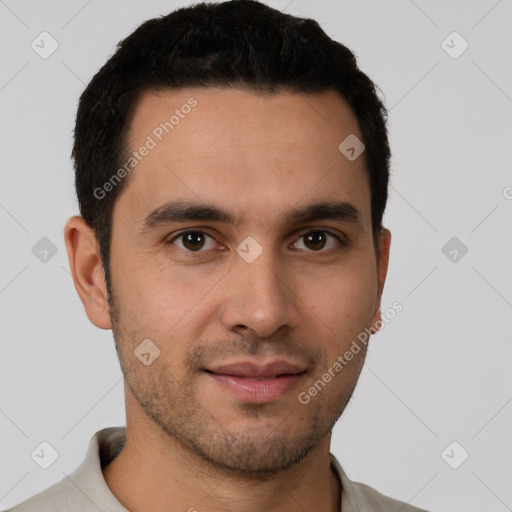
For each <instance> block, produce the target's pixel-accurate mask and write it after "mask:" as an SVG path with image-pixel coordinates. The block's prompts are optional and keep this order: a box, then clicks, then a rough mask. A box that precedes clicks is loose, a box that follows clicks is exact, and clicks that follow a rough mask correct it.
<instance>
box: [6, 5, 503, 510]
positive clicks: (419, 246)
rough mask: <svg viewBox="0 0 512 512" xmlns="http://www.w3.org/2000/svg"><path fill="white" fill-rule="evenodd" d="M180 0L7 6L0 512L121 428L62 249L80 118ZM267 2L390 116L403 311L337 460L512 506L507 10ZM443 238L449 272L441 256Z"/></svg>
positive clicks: (119, 392)
mask: <svg viewBox="0 0 512 512" xmlns="http://www.w3.org/2000/svg"><path fill="white" fill-rule="evenodd" d="M188 3H189V2H186V1H179V2H178V1H175V2H170V1H152V2H134V1H123V2H121V1H120V0H109V1H102V2H100V1H99V0H89V1H84V0H73V1H67V2H64V1H60V2H58V1H52V2H50V1H46V2H36V1H35V0H34V1H28V0H27V1H14V0H0V42H1V44H0V53H1V62H2V66H1V69H0V109H1V119H2V123H1V126H0V141H1V156H2V158H1V166H0V169H1V171H0V172H1V173H2V174H1V178H2V179H1V183H2V186H1V188H0V230H1V233H2V245H1V247H2V250H1V252H0V263H1V264H0V308H1V309H0V311H1V322H0V329H1V330H0V336H1V340H2V357H1V358H0V361H1V362H0V365H1V367H0V394H1V396H0V400H1V401H0V405H1V409H0V433H1V435H0V450H1V457H0V460H1V461H2V462H1V464H0V507H2V508H4V509H5V508H8V507H10V506H12V505H14V504H16V503H18V502H20V501H22V500H23V499H26V498H28V497H29V496H31V495H32V494H34V493H35V492H37V491H40V490H42V489H44V488H46V487H48V486H49V485H50V484H53V483H55V482H56V481H58V480H60V479H61V478H63V477H64V476H65V475H67V474H69V473H70V472H71V471H72V470H74V469H75V467H76V466H77V465H78V464H79V463H80V462H81V461H82V460H83V457H84V454H85V451H86V449H87V446H88V443H89V439H90V437H91V436H92V435H93V434H94V432H95V431H97V430H99V429H100V428H103V427H106V426H111V425H122V424H124V421H125V417H124V404H123V386H122V374H121V371H120V368H119V364H118V361H117V357H116V353H115V349H114V343H113V340H112V335H111V332H110V331H102V330H99V329H97V328H96V327H94V326H93V325H92V324H91V323H90V322H89V321H88V319H87V317H86V315H85V313H84V310H83V307H82V304H81V302H80V300H79V298H78V295H77V294H76V291H75V289H74V286H73V282H72V279H71V277H70V273H69V265H68V260H67V255H66V249H65V245H64V241H63V236H62V229H63V227H64V223H65V221H66V220H67V218H68V217H70V216H71V215H74V214H76V213H77V212H78V208H77V205H76V202H75V199H74V190H73V172H72V165H71V161H70V157H69V155H70V151H71V143H72V128H73V121H74V116H75V112H76V102H77V99H78V96H79V94H80V93H81V92H82V90H83V88H84V85H85V84H86V83H87V82H88V81H89V80H90V79H91V78H92V76H93V74H94V73H95V72H96V71H97V69H98V68H99V67H100V66H101V65H102V64H103V63H104V62H105V60H106V59H107V58H108V56H109V55H110V54H111V53H112V51H113V49H114V46H115V44H116V43H117V42H118V41H119V40H120V39H122V38H123V37H125V36H126V35H127V34H128V33H130V32H131V31H132V30H133V29H135V28H136V27H137V26H138V25H139V24H140V23H141V22H143V21H145V20H146V19H148V18H151V17H154V16H157V15H161V14H166V13H167V12H169V11H171V10H173V9H174V8H175V7H178V6H183V5H187V4H188ZM267 3H268V4H269V5H271V6H273V7H276V8H280V9H285V10H286V12H289V13H291V14H297V15H301V16H307V17H313V18H315V19H317V20H318V21H319V22H320V23H321V25H322V26H323V27H324V29H325V30H326V31H327V32H328V33H329V34H330V35H331V36H332V37H334V38H336V39H337V40H339V41H340V42H342V43H344V44H346V45H347V46H348V47H349V48H351V49H352V50H353V51H354V52H355V53H356V55H357V56H358V60H359V64H360V66H361V67H362V69H363V70H364V71H366V72H367V73H368V74H369V75H370V76H371V78H372V79H373V80H374V81H375V82H376V83H377V84H378V85H379V87H380V88H381V89H382V91H383V93H384V95H385V101H386V105H387V106H388V108H389V109H390V120H389V129H390V142H391V147H392V151H393V161H392V167H393V177H392V185H391V188H390V194H391V196H390V201H389V206H388V210H387V213H386V216H385V224H386V226H387V227H389V228H390V229H391V231H392V233H393V241H392V250H391V262H390V269H389V274H388V280H387V284H386V288H385V293H384V304H383V307H384V309H386V308H387V307H389V306H390V305H391V304H392V303H393V302H395V301H400V302H401V303H402V304H403V308H404V309H403V311H402V312H401V313H400V314H399V315H397V316H396V318H395V319H394V320H393V321H392V322H391V323H390V324H389V325H387V326H386V327H385V329H384V330H383V331H382V332H381V333H379V334H378V335H377V336H375V337H374V338H373V341H372V345H371V348H370V352H369V356H368V359H367V364H366V366H365V368H364V370H363V373H362V375H361V379H360V381H359V384H358V387H357V388H356V392H355V394H354V397H353V399H352V401H351V403H350V404H349V406H348V408H347V409H346V411H345V413H344V415H343V416H342V419H341V420H340V421H339V422H338V424H337V425H336V428H335V431H334V435H333V444H332V451H333V453H334V454H335V455H336V456H337V457H338V458H339V460H340V461H341V463H342V465H343V466H344V468H345V470H346V471H347V473H348V475H349V476H350V477H351V478H352V479H354V480H359V481H363V482H365V483H367V484H369V485H371V486H373V487H375V488H377V489H378V490H380V491H381V492H383V493H385V494H390V495H392V496H395V497H397V498H400V499H402V500H404V501H410V502H411V503H412V504H414V505H416V506H419V507H425V508H427V509H429V510H432V511H439V512H448V511H450V512H454V511H465V512H469V511H481V512H493V511H495V512H501V511H506V510H512V485H511V480H512V468H511V465H512V463H511V461H512V445H511V440H510V432H511V430H512V429H511V424H512V404H511V401H512V382H511V380H512V379H511V372H510V365H511V362H512V361H511V360H512V348H511V343H510V342H511V338H512V336H511V327H510V318H511V313H512V280H511V272H510V262H511V261H512V237H511V229H510V228H511V222H510V221H511V219H512V200H511V199H512V188H507V187H512V172H511V157H512V149H511V148H512V144H511V143H510V137H511V133H512V131H511V122H512V67H511V65H510V62H512V36H511V34H512V30H511V22H512V2H511V0H501V1H496V0H485V1H484V0H481V1H471V2H470V1H462V0H460V1H450V2H443V1H435V2H432V1H430V2H427V1H425V0H415V1H412V0H393V1H388V2H382V1H377V0H375V1H371V0H364V1H361V0H359V1H355V0H354V1H339V2H338V1H326V0H315V1H314V2H313V1H307V0H294V1H292V2H290V0H273V1H268V2H267ZM43 31H47V32H49V33H50V34H51V36H52V37H53V38H54V39H55V40H56V41H57V42H58V44H59V47H58V49H57V50H56V51H55V53H53V54H52V55H51V56H50V57H49V58H47V59H42V58H41V57H40V56H39V55H38V54H37V53H36V52H35V51H34V50H33V49H32V48H31V43H32V41H33V40H36V42H37V40H38V39H37V37H38V36H39V34H40V33H41V32H43ZM453 31H457V32H458V33H459V34H460V35H461V36H462V37H463V38H464V39H465V40H466V41H467V42H468V43H469V48H468V49H467V50H466V51H465V52H464V53H462V54H461V55H460V56H458V58H452V57H451V56H450V55H448V53H447V52H446V51H445V49H443V46H442V42H443V41H444V40H445V39H446V38H447V36H448V35H449V34H451V33H452V32H453ZM446 44H448V45H449V46H451V47H452V48H451V50H450V51H451V52H452V53H453V52H458V51H459V50H460V49H461V48H462V46H461V41H460V40H457V39H453V36H452V37H451V39H450V38H448V40H447V43H445V45H446ZM48 47H49V46H48V45H46V48H48ZM43 237H47V238H49V239H50V240H51V242H52V243H53V244H55V246H56V249H57V252H56V254H55V255H54V256H53V257H50V256H51V253H49V254H48V256H47V261H46V262H42V261H40V259H39V258H38V257H36V255H35V254H34V253H33V252H32V248H33V247H34V246H35V245H36V243H38V241H39V240H40V239H41V238H43ZM452 237H457V239H458V241H456V244H458V245H459V247H458V248H457V247H456V246H454V247H455V249H456V250H457V251H458V252H457V260H456V261H452V260H451V259H453V258H454V256H455V253H453V252H452V254H451V255H450V254H449V251H453V247H451V246H449V247H448V249H447V250H445V252H446V253H447V254H448V257H447V256H446V255H445V254H444V253H443V251H442V248H443V247H444V246H445V244H446V243H447V242H448V241H449V240H450V239H451V238H452ZM461 243H463V244H464V245H465V246H466V247H467V249H468V252H467V253H466V254H465V255H464V256H461V255H462V252H461V251H460V247H461ZM36 252H37V251H36ZM450 258H451V259H450ZM42 441H47V442H49V443H50V444H51V445H52V446H53V447H54V448H55V449H56V450H57V452H58V454H59V457H58V459H57V460H56V461H55V463H54V464H53V465H51V466H50V467H49V468H48V469H46V470H45V469H42V468H40V467H39V466H38V465H37V464H36V463H35V462H34V461H33V460H32V458H31V455H30V454H31V453H32V451H33V450H34V449H35V448H36V447H37V446H38V445H39V444H40V443H41V442H42ZM453 441H456V442H457V443H459V445H457V446H456V448H455V449H454V450H453V451H451V448H450V449H449V450H448V451H447V452H444V453H445V456H444V457H445V459H446V460H449V461H450V462H451V464H452V465H455V464H456V463H458V462H460V460H461V454H462V453H463V451H462V450H466V451H467V452H468V453H469V458H468V459H467V460H466V461H465V462H464V463H463V464H462V465H460V467H459V468H458V469H452V467H450V466H449V465H448V464H447V463H446V462H445V460H443V458H442V453H443V451H444V450H445V448H446V447H447V446H448V445H449V444H450V443H452V442H453ZM446 453H448V457H447V455H446Z"/></svg>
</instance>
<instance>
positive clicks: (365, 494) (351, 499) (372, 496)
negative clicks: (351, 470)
mask: <svg viewBox="0 0 512 512" xmlns="http://www.w3.org/2000/svg"><path fill="white" fill-rule="evenodd" d="M330 460H331V466H332V467H333V468H334V470H335V471H336V472H337V474H338V477H339V479H340V481H341V487H342V491H341V510H342V512H397V511H400V512H428V511H426V510H424V509H420V508H417V507H413V506H412V505H409V504H408V503H405V502H403V501H400V500H397V499H394V498H391V497H390V496H386V495H385V494H382V493H380V492H379V491H377V490H376V489H374V488H373V487H370V486H369V485H366V484H363V483H361V482H354V481H352V480H350V479H349V478H348V476H347V475H346V473H345V471H344V470H343V468H342V467H341V465H340V463H339V462H338V460H337V459H336V457H335V456H334V455H333V454H332V453H331V454H330Z"/></svg>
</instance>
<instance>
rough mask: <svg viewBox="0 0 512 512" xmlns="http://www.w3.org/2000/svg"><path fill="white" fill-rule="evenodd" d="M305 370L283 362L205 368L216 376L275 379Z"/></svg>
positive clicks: (244, 363) (244, 362)
mask: <svg viewBox="0 0 512 512" xmlns="http://www.w3.org/2000/svg"><path fill="white" fill-rule="evenodd" d="M305 370H306V368H304V367H301V366H299V365H298V364H295V363H291V362H288V361H284V360H276V361H271V362H268V363H267V364H256V363H254V362H253V361H239V362H236V363H231V364H224V365H220V366H214V367H212V368H207V371H209V372H213V373H215V374H217V375H232V376H235V377H260V378H264V377H277V376H280V375H295V374H298V373H302V372H304V371H305Z"/></svg>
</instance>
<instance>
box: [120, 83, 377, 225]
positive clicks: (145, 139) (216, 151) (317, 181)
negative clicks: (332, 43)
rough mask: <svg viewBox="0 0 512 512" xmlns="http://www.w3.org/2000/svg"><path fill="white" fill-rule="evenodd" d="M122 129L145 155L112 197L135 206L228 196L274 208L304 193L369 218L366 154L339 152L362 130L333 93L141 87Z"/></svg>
mask: <svg viewBox="0 0 512 512" xmlns="http://www.w3.org/2000/svg"><path fill="white" fill-rule="evenodd" d="M128 135H129V137H128V141H129V147H130V150H131V151H136V152H137V151H138V152H139V153H142V152H144V153H145V156H144V157H142V158H140V159H139V160H138V161H137V163H136V166H134V168H133V170H132V171H131V173H132V174H131V175H130V183H129V184H128V186H127V187H126V189H125V191H124V192H123V194H121V196H120V198H119V200H118V201H122V202H125V203H127V205H128V206H129V209H130V210H132V211H133V212H138V213H139V214H142V213H143V212H147V211H149V210H150V209H154V208H155V207H157V206H158V205H159V204H163V203H165V202H167V201H169V200H171V199H173V198H176V197H179V198H190V199H195V200H196V201H197V200H199V201H207V202H214V203H215V202H217V203H218V204H224V203H226V202H230V205H231V206H232V207H233V209H236V208H237V207H238V208H241V209H244V210H248V209H249V210H250V208H251V205H258V206H259V208H260V210H265V212H269V211H274V212H275V213H276V214H277V213H278V212H277V211H276V210H278V209H279V205H278V203H279V204H282V205H283V207H284V206H285V205H287V204H288V205H291V204H295V203H297V202H298V201H300V200H301V197H302V198H305V199H307V198H310V199H311V200H313V199H315V200H317V199H322V200H335V199H337V200H347V199H352V200H355V201H356V202H359V203H360V204H359V206H358V208H359V209H360V210H361V211H362V213H363V217H367V216H369V207H370V205H369V187H368V178H367V173H366V168H365V159H364V153H363V154H361V156H360V157H359V158H357V159H356V160H354V161H350V160H349V159H347V158H346V156H345V155H344V154H342V152H341V151H340V149H339V145H340V143H342V141H344V140H345V139H346V138H347V137H349V136H350V137H354V136H356V137H357V138H358V139H360V140H361V139H362V136H361V133H360V129H359V126H358V123H357V119H356V117H355V114H354V113H353V111H352V110H351V109H350V107H349V105H348V103H347V102H346V101H345V100H344V99H343V98H342V97H341V96H340V95H339V94H338V93H336V92H335V91H326V92H322V93H314V94H298V93H291V92H281V93H278V94H273V95H265V96H263V95H258V94H256V93H254V92H252V91H247V90H241V89H227V88H197V89H194V88H190V89H180V90H162V91H158V92H155V91H151V92H146V93H144V94H143V95H142V96H141V97H140V99H139V102H138V104H137V106H136V108H135V110H134V114H133V116H132V119H131V122H130V125H129V130H128ZM144 147H149V148H150V149H149V150H145V151H141V150H142V149H143V148H144ZM123 196H125V197H123ZM342 196H343V197H342ZM365 208H366V209H367V210H368V211H365ZM260 213H261V211H260Z"/></svg>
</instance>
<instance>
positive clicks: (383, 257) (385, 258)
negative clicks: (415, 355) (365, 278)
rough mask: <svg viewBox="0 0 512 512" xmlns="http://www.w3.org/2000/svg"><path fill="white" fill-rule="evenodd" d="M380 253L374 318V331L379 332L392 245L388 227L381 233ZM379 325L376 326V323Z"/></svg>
mask: <svg viewBox="0 0 512 512" xmlns="http://www.w3.org/2000/svg"><path fill="white" fill-rule="evenodd" d="M377 243H378V248H379V251H378V255H377V298H376V304H375V311H374V313H373V318H372V332H377V331H378V330H379V329H380V327H381V326H382V318H381V309H380V307H381V299H382V292H383V290H384V283H385V282H386V275H387V273H388V262H389V248H390V246H391V232H390V231H389V230H388V229H385V228H382V229H381V231H380V233H379V239H378V241H377ZM377 324H378V325H379V327H376V325H377Z"/></svg>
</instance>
